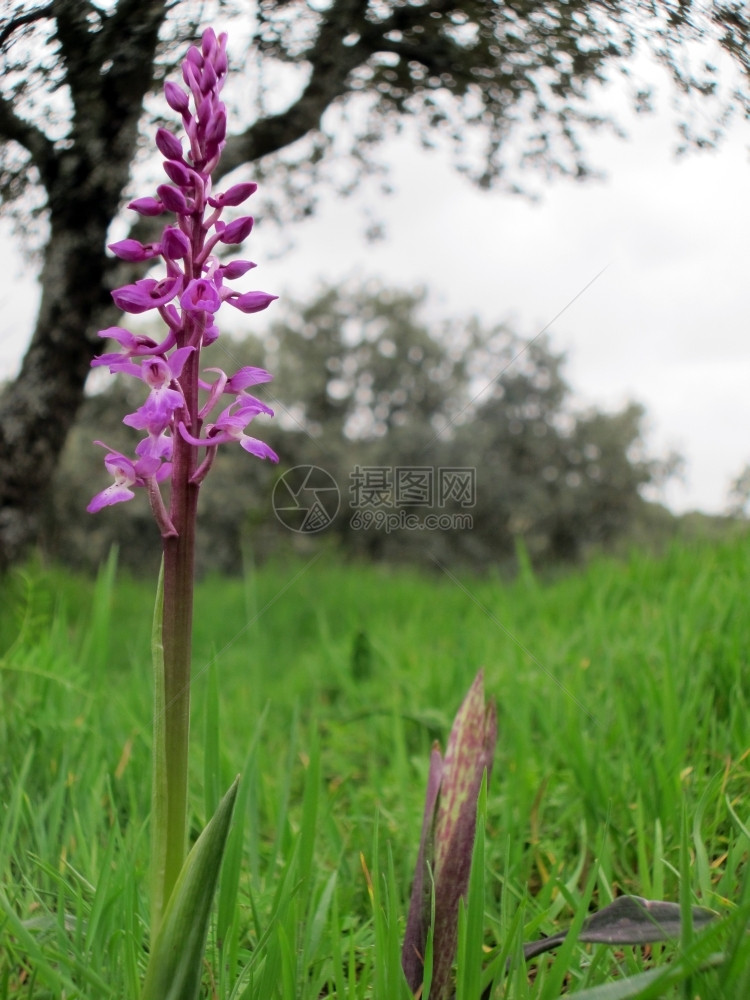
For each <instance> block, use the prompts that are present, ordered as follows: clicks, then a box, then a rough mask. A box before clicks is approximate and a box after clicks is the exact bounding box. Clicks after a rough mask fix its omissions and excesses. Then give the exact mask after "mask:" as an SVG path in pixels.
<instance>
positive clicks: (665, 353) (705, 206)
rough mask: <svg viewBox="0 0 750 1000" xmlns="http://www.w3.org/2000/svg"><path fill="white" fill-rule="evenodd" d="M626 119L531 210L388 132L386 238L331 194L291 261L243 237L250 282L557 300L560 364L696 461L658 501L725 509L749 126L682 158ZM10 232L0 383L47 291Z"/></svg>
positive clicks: (738, 454) (748, 283) (740, 380)
mask: <svg viewBox="0 0 750 1000" xmlns="http://www.w3.org/2000/svg"><path fill="white" fill-rule="evenodd" d="M623 124H624V125H625V126H626V128H627V130H628V132H629V139H628V140H627V141H622V140H618V139H615V138H613V137H609V136H605V135H592V136H589V137H588V141H587V143H586V146H587V151H588V154H589V160H590V161H591V162H592V163H593V164H594V165H595V166H597V167H599V168H601V169H603V170H604V171H605V172H606V174H607V179H606V180H605V181H589V182H587V183H585V184H573V183H572V182H566V181H559V182H557V183H555V184H554V185H552V186H549V187H546V188H545V189H544V191H543V197H542V199H541V201H540V202H538V203H536V204H532V203H530V202H528V201H526V200H524V199H521V198H519V197H514V196H511V195H507V194H502V193H491V192H490V193H488V192H479V191H477V190H475V189H474V188H472V186H471V185H470V184H469V183H468V182H467V181H465V180H463V179H462V178H461V177H460V176H459V175H457V174H456V173H455V172H454V171H452V170H451V168H450V166H449V165H448V164H447V162H445V160H443V159H441V158H440V156H439V155H437V154H434V153H433V154H427V153H423V152H421V151H419V150H417V148H416V146H415V144H414V143H411V142H408V141H407V140H405V139H400V140H397V141H394V143H393V145H392V146H391V147H390V149H389V155H388V160H389V162H390V163H392V175H391V180H392V182H393V185H394V187H395V189H396V190H395V194H394V195H392V196H390V197H388V198H386V199H384V200H382V201H381V202H380V203H379V204H378V205H376V206H375V210H374V213H373V214H374V215H375V216H376V218H379V219H382V220H383V221H384V223H385V227H386V232H387V238H386V240H384V241H382V242H379V243H375V244H368V243H366V242H365V240H364V238H363V229H364V214H363V213H364V206H363V205H362V204H361V203H358V202H357V199H356V196H355V197H354V198H351V199H349V200H345V201H342V200H340V199H337V198H335V197H333V196H326V195H323V197H322V199H321V208H320V211H319V212H318V214H317V215H316V216H315V218H314V219H312V220H310V221H309V222H306V223H304V224H302V225H301V226H300V227H298V229H297V232H296V236H295V240H296V243H295V246H294V248H293V249H292V250H291V251H290V252H289V253H287V254H285V255H284V256H283V257H281V258H277V259H271V253H270V251H271V248H272V247H273V246H275V245H277V243H278V236H277V235H276V236H274V235H271V234H270V232H269V233H267V235H266V236H265V237H264V235H263V224H262V219H259V220H258V224H257V225H256V228H255V230H254V232H253V236H252V237H251V240H250V243H249V256H251V257H252V259H254V260H256V261H257V262H258V264H259V267H258V269H257V270H256V271H253V272H252V277H253V279H254V280H255V285H253V286H252V287H260V288H263V289H264V290H267V291H273V292H275V293H277V294H280V295H282V296H283V294H284V293H285V292H288V293H289V294H290V295H293V296H294V297H295V298H298V299H302V298H304V297H305V296H306V295H307V294H308V293H310V294H311V293H312V292H313V291H314V289H315V285H316V282H317V281H318V280H320V279H323V280H326V281H328V282H336V281H340V280H344V279H347V278H352V277H361V278H362V279H365V278H368V277H371V276H377V277H379V278H380V279H382V280H383V281H384V282H387V283H389V284H393V285H398V286H402V287H412V286H414V285H415V284H426V285H428V286H429V287H430V289H431V290H432V303H431V306H430V309H431V313H432V315H434V316H436V317H439V316H445V317H448V316H450V317H461V316H469V315H471V314H472V313H476V314H478V315H479V316H480V317H481V319H482V320H483V321H484V322H486V323H487V324H488V325H489V324H494V323H497V322H501V321H505V320H508V321H510V322H511V324H512V325H513V327H514V328H515V329H516V331H517V332H519V333H521V334H524V335H526V336H529V337H531V336H534V335H535V334H537V333H538V332H539V331H540V330H541V329H542V328H543V327H545V326H547V325H548V324H550V321H551V320H553V319H554V317H556V316H558V314H560V313H561V311H562V310H564V311H563V312H562V314H561V315H559V318H557V319H554V322H552V323H551V325H550V328H549V335H550V338H551V343H552V346H553V348H554V349H555V350H556V351H560V352H564V353H565V354H566V356H567V365H566V368H565V374H566V376H567V378H568V381H569V382H570V384H571V386H572V388H573V390H574V393H575V395H576V398H577V399H578V400H579V401H580V403H581V405H586V404H595V405H597V406H599V407H601V408H604V409H615V408H619V407H621V406H622V405H623V404H624V403H625V402H626V401H627V400H630V399H633V400H637V401H639V402H642V403H643V404H644V405H645V406H646V408H647V412H648V424H647V432H648V436H647V442H648V445H649V448H650V450H651V451H652V452H654V453H663V452H665V451H667V450H670V449H676V450H678V451H680V452H681V453H682V454H683V455H684V456H685V458H686V460H687V466H686V472H685V480H684V482H682V483H679V482H678V483H674V484H672V485H671V486H670V487H669V489H668V490H667V492H666V493H665V494H664V495H663V496H662V499H663V500H664V501H665V502H667V503H668V504H669V506H670V507H671V508H672V509H673V510H675V511H683V510H688V509H700V510H704V511H710V512H720V511H722V510H723V509H724V507H725V504H726V498H727V492H728V488H729V484H730V482H731V480H732V479H733V478H734V477H735V476H736V475H737V474H738V473H739V471H740V469H741V468H742V466H743V465H744V464H745V463H750V336H749V334H750V260H749V256H750V158H749V156H748V146H749V145H750V124H748V123H747V122H738V123H737V124H736V125H735V127H734V128H733V130H732V131H731V133H730V135H729V136H728V138H727V139H726V140H725V141H724V142H723V143H722V145H721V146H720V148H719V149H718V151H715V152H709V153H700V154H695V153H691V154H688V155H687V156H686V157H683V158H680V159H675V157H674V152H673V150H674V146H675V142H676V133H675V131H674V129H673V127H672V118H671V116H670V115H668V114H660V115H658V116H640V117H634V116H633V117H626V120H625V121H624V122H623ZM381 158H382V157H381ZM537 183H538V179H537ZM370 208H371V209H372V206H370ZM3 237H4V238H3V239H2V241H1V242H0V263H2V273H3V281H2V283H0V378H7V377H8V376H10V375H12V374H13V373H14V371H15V370H16V368H17V365H18V363H19V360H20V357H21V355H22V353H23V349H24V347H25V344H26V342H27V339H28V336H29V334H30V331H31V327H32V324H33V319H34V312H35V308H36V303H37V301H38V291H37V289H36V285H35V280H34V277H35V276H34V275H33V274H32V273H30V272H29V271H28V270H26V269H24V265H23V263H22V261H21V258H20V256H19V255H18V254H16V253H15V252H14V247H13V240H12V237H11V236H10V235H9V234H8V233H7V231H5V230H4V231H3ZM264 254H265V256H264ZM604 268H606V270H604V272H603V273H602V274H601V275H600V276H599V277H598V278H597V279H596V281H594V282H593V284H591V286H590V287H589V288H588V289H587V290H586V291H582V290H583V289H584V288H585V286H586V285H587V284H588V283H589V282H591V280H592V279H593V278H594V277H595V276H596V275H597V274H598V273H599V272H600V271H602V269H604ZM248 287H249V286H248ZM579 293H582V294H580V295H579ZM576 296H579V297H578V298H576ZM573 299H575V301H574V302H572V300H573ZM571 302H572V304H570V305H569V303H571ZM566 306H567V308H566ZM272 308H273V307H272ZM269 312H270V310H269ZM270 318H271V317H270V316H269V317H268V319H270ZM251 319H253V320H254V319H255V318H253V317H251ZM265 321H266V319H265V317H263V318H262V319H261V318H259V322H261V323H263V322H265Z"/></svg>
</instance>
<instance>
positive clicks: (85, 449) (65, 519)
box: [45, 282, 672, 571]
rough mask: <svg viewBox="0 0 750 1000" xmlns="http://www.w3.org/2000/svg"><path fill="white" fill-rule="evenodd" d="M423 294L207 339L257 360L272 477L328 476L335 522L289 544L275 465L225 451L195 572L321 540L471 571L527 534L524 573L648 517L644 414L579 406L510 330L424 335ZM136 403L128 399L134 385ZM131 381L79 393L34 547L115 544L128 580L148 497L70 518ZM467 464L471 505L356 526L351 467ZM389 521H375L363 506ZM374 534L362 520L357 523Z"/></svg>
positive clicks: (119, 438) (375, 294)
mask: <svg viewBox="0 0 750 1000" xmlns="http://www.w3.org/2000/svg"><path fill="white" fill-rule="evenodd" d="M426 307H427V302H426V298H425V292H424V291H423V290H418V291H416V292H407V291H402V290H393V289H387V288H382V287H381V286H379V285H377V284H375V283H373V282H370V283H368V284H367V285H365V286H364V287H362V288H356V287H352V286H344V287H341V288H338V289H333V288H323V289H322V290H321V292H320V293H319V295H318V296H317V297H316V298H315V299H314V300H313V301H312V302H310V303H308V304H307V305H302V304H301V303H295V302H289V303H285V305H284V306H283V307H282V308H283V313H282V318H281V319H278V320H277V321H276V322H275V323H274V324H273V325H272V327H271V329H270V334H269V336H268V338H267V340H266V343H265V346H264V347H261V345H260V344H259V343H258V342H256V341H253V340H248V341H243V342H239V343H238V342H232V341H231V340H225V341H222V342H220V343H221V344H222V346H223V349H224V350H225V351H226V352H227V354H228V355H229V357H230V358H231V359H232V362H233V363H234V364H236V366H237V367H239V366H240V365H242V364H246V363H249V362H254V363H256V364H257V363H259V362H260V363H263V364H265V365H267V366H269V367H271V368H272V369H275V370H277V371H278V372H279V379H278V382H274V383H272V384H270V385H267V386H260V387H258V391H259V394H262V395H263V396H264V399H265V400H266V401H268V402H270V403H271V405H272V406H273V407H274V409H275V410H276V414H277V417H276V419H275V420H274V421H273V422H272V423H271V425H270V426H269V425H266V426H264V429H263V438H264V440H268V441H269V443H270V444H271V445H272V447H274V448H275V449H276V451H277V452H278V453H279V454H280V455H281V459H282V465H281V470H280V471H281V472H282V473H283V472H285V471H286V470H289V469H293V468H294V467H295V466H308V465H314V466H317V467H319V468H322V469H324V470H325V471H326V472H327V473H328V474H329V475H330V476H332V477H333V479H334V480H335V481H336V483H337V484H338V487H339V491H340V494H341V508H340V514H339V516H338V517H337V519H336V520H335V522H334V524H333V525H332V527H331V528H330V529H329V530H328V532H327V533H326V534H325V535H323V536H315V537H314V538H313V539H311V538H310V537H309V536H304V535H302V536H294V535H292V534H291V533H290V532H289V530H288V528H286V527H283V526H282V525H281V524H280V523H279V522H278V521H277V520H276V519H275V518H274V515H273V512H272V510H271V507H270V504H269V502H268V497H269V494H270V493H271V489H270V484H271V480H272V479H275V477H276V475H277V472H276V471H275V470H272V469H270V468H268V467H266V466H263V467H260V468H259V467H258V463H251V462H248V461H247V456H246V455H245V454H244V452H242V451H241V450H240V449H223V450H221V451H220V453H219V455H218V456H217V459H216V464H215V467H214V469H213V470H212V474H211V476H210V477H209V478H208V479H207V480H206V483H205V486H204V489H203V491H202V495H201V510H200V514H199V516H200V518H201V521H202V526H203V527H202V532H201V537H202V541H203V548H202V550H201V551H200V552H199V557H198V561H199V566H200V567H201V568H202V569H208V568H211V569H216V570H222V571H236V570H238V569H239V568H240V566H241V563H242V554H243V550H244V548H245V546H246V543H248V542H249V541H252V550H253V551H254V552H255V553H256V554H257V555H258V556H259V557H260V558H263V557H264V556H268V555H269V554H271V553H272V552H274V551H275V550H276V549H278V547H279V546H287V547H289V546H302V548H303V550H306V548H307V547H309V546H310V545H311V544H313V545H318V544H320V543H321V541H324V540H325V539H327V540H328V543H329V544H330V543H332V542H333V543H334V544H338V545H339V546H340V547H341V548H342V549H344V550H345V551H346V552H347V553H349V554H354V555H357V554H359V555H362V556H364V557H366V558H377V559H387V560H393V561H398V560H420V559H423V558H424V557H425V555H426V554H429V555H432V556H433V557H435V558H437V559H439V560H441V561H444V560H451V561H456V560H457V559H458V560H460V561H463V562H465V563H467V564H470V565H472V566H473V567H475V568H479V567H484V566H488V565H497V564H498V563H499V562H500V563H502V562H511V561H514V559H515V550H516V541H517V539H519V538H522V539H523V541H524V543H525V546H526V549H527V550H528V552H529V553H530V555H531V557H532V558H533V559H534V560H535V561H536V562H541V561H546V562H560V561H566V560H573V559H577V558H578V557H580V556H581V555H583V554H585V553H586V552H587V551H588V550H589V549H590V548H591V547H592V546H607V545H610V544H611V543H612V542H614V541H616V540H617V539H619V538H620V537H622V536H623V535H625V534H627V532H628V531H629V530H630V529H631V528H632V526H633V524H634V523H635V522H636V521H637V519H638V518H639V516H641V515H642V513H643V507H644V501H643V499H642V498H641V493H640V491H641V489H642V487H643V486H645V485H647V484H653V483H654V482H656V481H658V480H659V479H660V478H663V477H664V476H665V475H668V474H669V473H670V472H671V470H672V466H671V464H670V461H666V462H657V461H655V460H654V459H650V458H648V457H647V456H646V455H645V454H644V450H643V445H642V441H641V424H642V420H643V416H644V412H643V409H642V407H640V406H638V405H636V404H630V405H629V406H627V407H625V408H624V409H623V410H622V411H620V412H619V413H614V414H607V413H602V412H600V411H597V410H589V411H586V412H584V413H576V411H575V409H574V407H573V406H572V404H571V394H570V390H569V388H568V386H567V384H566V382H565V380H564V378H563V376H562V366H563V358H562V357H560V356H558V355H555V354H554V353H553V352H552V351H551V349H550V347H549V344H548V343H547V342H546V341H545V340H544V339H542V338H536V339H534V340H532V341H526V340H524V339H523V338H521V337H518V336H517V335H515V334H514V333H512V332H511V331H510V330H509V329H508V328H507V327H505V326H497V327H494V328H493V329H490V330H487V329H485V328H483V327H482V325H481V324H480V323H478V322H477V321H476V320H469V321H458V320H453V321H448V322H442V323H440V324H431V323H429V322H428V321H427V320H426V319H425V318H424V314H425V312H426ZM135 388H136V392H137V386H136V387H135ZM130 391H132V387H131V386H130V385H126V384H124V383H122V382H121V381H120V380H116V381H115V384H114V385H113V386H112V387H110V388H109V389H107V390H106V392H104V393H102V394H101V395H97V396H93V397H88V398H87V399H86V401H85V404H84V406H83V408H82V410H81V414H80V418H79V420H78V422H77V424H76V426H75V428H74V431H73V433H72V434H71V435H70V438H69V441H68V444H67V446H66V448H65V450H64V452H63V460H62V462H61V463H60V468H59V470H58V473H57V476H56V480H55V487H54V495H55V502H54V504H50V505H48V507H47V508H46V519H45V542H46V544H45V547H46V548H47V549H48V551H49V552H50V553H51V554H53V555H55V556H57V557H58V558H63V559H65V560H66V561H68V562H72V563H78V564H80V563H82V562H83V563H86V562H89V563H91V562H93V563H94V564H95V563H96V562H98V561H99V559H100V558H101V557H102V556H103V555H104V554H105V553H106V551H107V549H108V546H109V544H111V542H113V541H114V540H115V539H118V538H119V539H120V540H121V559H122V561H123V562H124V563H125V564H126V565H128V566H129V567H130V568H132V569H135V570H137V569H138V568H139V567H140V566H142V565H144V564H145V563H144V561H145V560H147V559H148V558H149V554H148V553H149V551H153V548H154V546H153V535H154V532H155V531H156V529H155V527H154V526H153V525H152V524H150V523H147V522H148V521H149V519H150V516H149V514H148V510H147V505H146V503H145V501H144V498H143V497H139V498H136V500H134V501H132V502H131V503H128V504H126V505H123V506H122V507H121V508H120V509H119V510H116V511H114V512H109V513H112V517H109V516H107V514H108V512H106V511H105V512H102V513H103V515H104V516H102V517H101V518H96V519H95V522H96V523H95V524H90V523H89V522H88V521H86V522H85V523H84V521H83V519H82V518H81V517H80V516H76V512H80V511H81V510H82V509H83V507H84V505H85V503H86V502H87V500H88V498H89V497H90V495H91V494H93V493H94V492H96V490H97V489H98V488H99V486H100V485H101V483H100V480H101V470H100V468H99V462H98V456H94V455H92V449H91V447H90V441H91V439H92V438H93V437H97V436H98V437H100V438H102V439H104V440H106V441H107V443H108V444H110V445H111V446H112V447H115V448H121V449H122V450H125V451H127V450H128V444H127V438H128V436H129V435H130V433H131V432H130V430H129V429H128V428H126V427H123V426H122V424H120V423H119V415H120V414H121V413H123V412H125V411H127V410H129V409H133V408H135V406H136V405H137V401H136V399H134V398H130V399H129V398H124V397H123V393H127V392H130ZM363 468H370V469H382V470H386V472H387V475H388V478H389V481H390V483H391V486H390V487H389V489H390V492H391V494H393V488H394V477H395V474H396V473H395V470H396V469H402V470H409V469H414V468H416V469H425V468H427V469H431V470H433V474H434V476H435V477H437V475H438V472H437V470H438V469H441V468H473V469H474V470H475V471H476V491H475V493H476V496H475V499H474V502H473V503H472V505H470V506H468V507H462V506H461V505H460V504H458V505H456V504H454V505H451V504H450V503H449V504H447V505H441V503H440V499H439V497H438V496H437V495H435V494H436V492H437V491H434V492H433V496H432V499H431V500H430V502H429V503H425V504H421V503H420V504H419V505H417V506H411V507H410V506H409V504H408V503H403V502H402V501H401V500H399V498H398V497H397V496H396V495H395V494H394V495H389V496H388V497H387V502H386V503H384V504H383V506H382V507H381V508H377V505H373V504H368V503H365V504H364V509H365V518H364V521H363V520H362V518H361V517H360V518H358V517H357V511H358V508H357V506H356V501H357V497H356V495H355V494H354V493H353V492H352V485H353V483H354V481H355V480H354V475H355V473H356V470H358V469H363ZM378 509H379V510H380V512H381V513H383V514H386V515H391V516H392V519H393V520H394V523H393V524H392V525H390V526H389V530H385V528H384V526H383V524H382V523H379V522H377V521H375V523H372V524H371V523H370V522H371V520H372V519H371V518H370V514H371V513H374V512H375V511H376V510H378ZM402 511H403V512H405V513H407V514H411V515H416V517H417V518H418V519H419V521H420V523H424V519H425V516H426V515H433V516H445V515H448V516H451V515H453V514H466V515H469V516H470V517H471V528H470V529H468V528H461V527H456V528H452V527H451V525H450V523H449V524H448V525H447V526H445V527H444V528H441V529H440V530H435V531H429V530H419V529H417V528H413V529H412V528H409V526H407V525H403V524H401V523H397V522H395V519H396V518H397V517H398V515H399V514H400V512H402ZM368 525H369V527H368Z"/></svg>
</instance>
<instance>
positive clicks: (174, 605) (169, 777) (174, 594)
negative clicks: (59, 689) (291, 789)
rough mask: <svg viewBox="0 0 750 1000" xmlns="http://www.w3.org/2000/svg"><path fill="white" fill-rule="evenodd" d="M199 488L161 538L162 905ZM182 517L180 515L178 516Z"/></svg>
mask: <svg viewBox="0 0 750 1000" xmlns="http://www.w3.org/2000/svg"><path fill="white" fill-rule="evenodd" d="M197 503H198V487H197V486H194V485H191V484H186V485H185V486H184V498H183V502H182V504H181V506H182V507H183V510H184V511H185V514H186V517H185V519H184V521H183V523H182V524H180V525H175V526H176V527H177V531H178V535H177V537H172V538H166V539H165V540H164V614H163V619H162V621H163V633H162V635H163V642H164V751H165V763H166V802H167V804H166V808H167V815H166V845H165V847H166V850H165V864H164V890H163V903H164V905H166V902H167V900H168V899H169V896H170V893H171V892H172V888H173V886H174V883H175V882H176V881H177V876H178V875H179V873H180V869H181V868H182V863H183V861H184V860H185V853H186V848H187V787H188V740H189V735H190V663H191V658H192V657H191V653H192V630H193V566H194V555H195V513H196V509H197ZM181 520H182V519H181Z"/></svg>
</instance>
